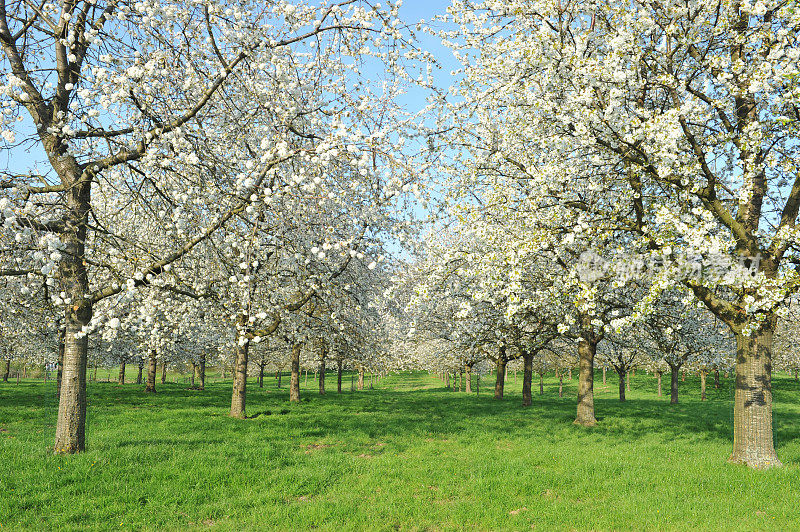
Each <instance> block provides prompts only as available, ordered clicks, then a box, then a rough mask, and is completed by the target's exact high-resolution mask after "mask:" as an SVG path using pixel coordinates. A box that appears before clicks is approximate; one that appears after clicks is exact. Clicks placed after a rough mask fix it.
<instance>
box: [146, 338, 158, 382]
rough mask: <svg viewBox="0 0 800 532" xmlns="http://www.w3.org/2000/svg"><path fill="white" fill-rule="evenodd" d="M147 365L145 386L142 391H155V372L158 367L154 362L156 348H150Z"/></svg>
mask: <svg viewBox="0 0 800 532" xmlns="http://www.w3.org/2000/svg"><path fill="white" fill-rule="evenodd" d="M149 363H150V364H149V366H148V367H147V386H145V389H144V391H145V392H149V393H155V391H156V372H157V369H158V363H157V362H156V350H155V349H151V350H150V360H149Z"/></svg>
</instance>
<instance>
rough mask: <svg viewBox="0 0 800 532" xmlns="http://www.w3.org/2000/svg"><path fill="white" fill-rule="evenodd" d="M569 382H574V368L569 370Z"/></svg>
mask: <svg viewBox="0 0 800 532" xmlns="http://www.w3.org/2000/svg"><path fill="white" fill-rule="evenodd" d="M569 380H570V382H572V368H569Z"/></svg>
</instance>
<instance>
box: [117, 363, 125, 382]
mask: <svg viewBox="0 0 800 532" xmlns="http://www.w3.org/2000/svg"><path fill="white" fill-rule="evenodd" d="M117 384H125V361H124V360H120V362H119V376H118V377H117Z"/></svg>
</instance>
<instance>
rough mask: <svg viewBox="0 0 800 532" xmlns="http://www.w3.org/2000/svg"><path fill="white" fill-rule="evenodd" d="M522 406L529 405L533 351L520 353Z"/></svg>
mask: <svg viewBox="0 0 800 532" xmlns="http://www.w3.org/2000/svg"><path fill="white" fill-rule="evenodd" d="M522 362H523V365H522V406H531V403H532V402H533V397H531V381H532V380H533V353H523V354H522Z"/></svg>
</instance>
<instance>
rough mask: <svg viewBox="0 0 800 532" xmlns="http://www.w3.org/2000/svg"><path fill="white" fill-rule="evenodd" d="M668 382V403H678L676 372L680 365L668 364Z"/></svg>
mask: <svg viewBox="0 0 800 532" xmlns="http://www.w3.org/2000/svg"><path fill="white" fill-rule="evenodd" d="M669 367H670V382H669V402H670V404H673V405H676V404H678V377H679V375H678V372H679V371H680V369H681V367H680V366H673V365H672V364H670V366H669Z"/></svg>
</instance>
